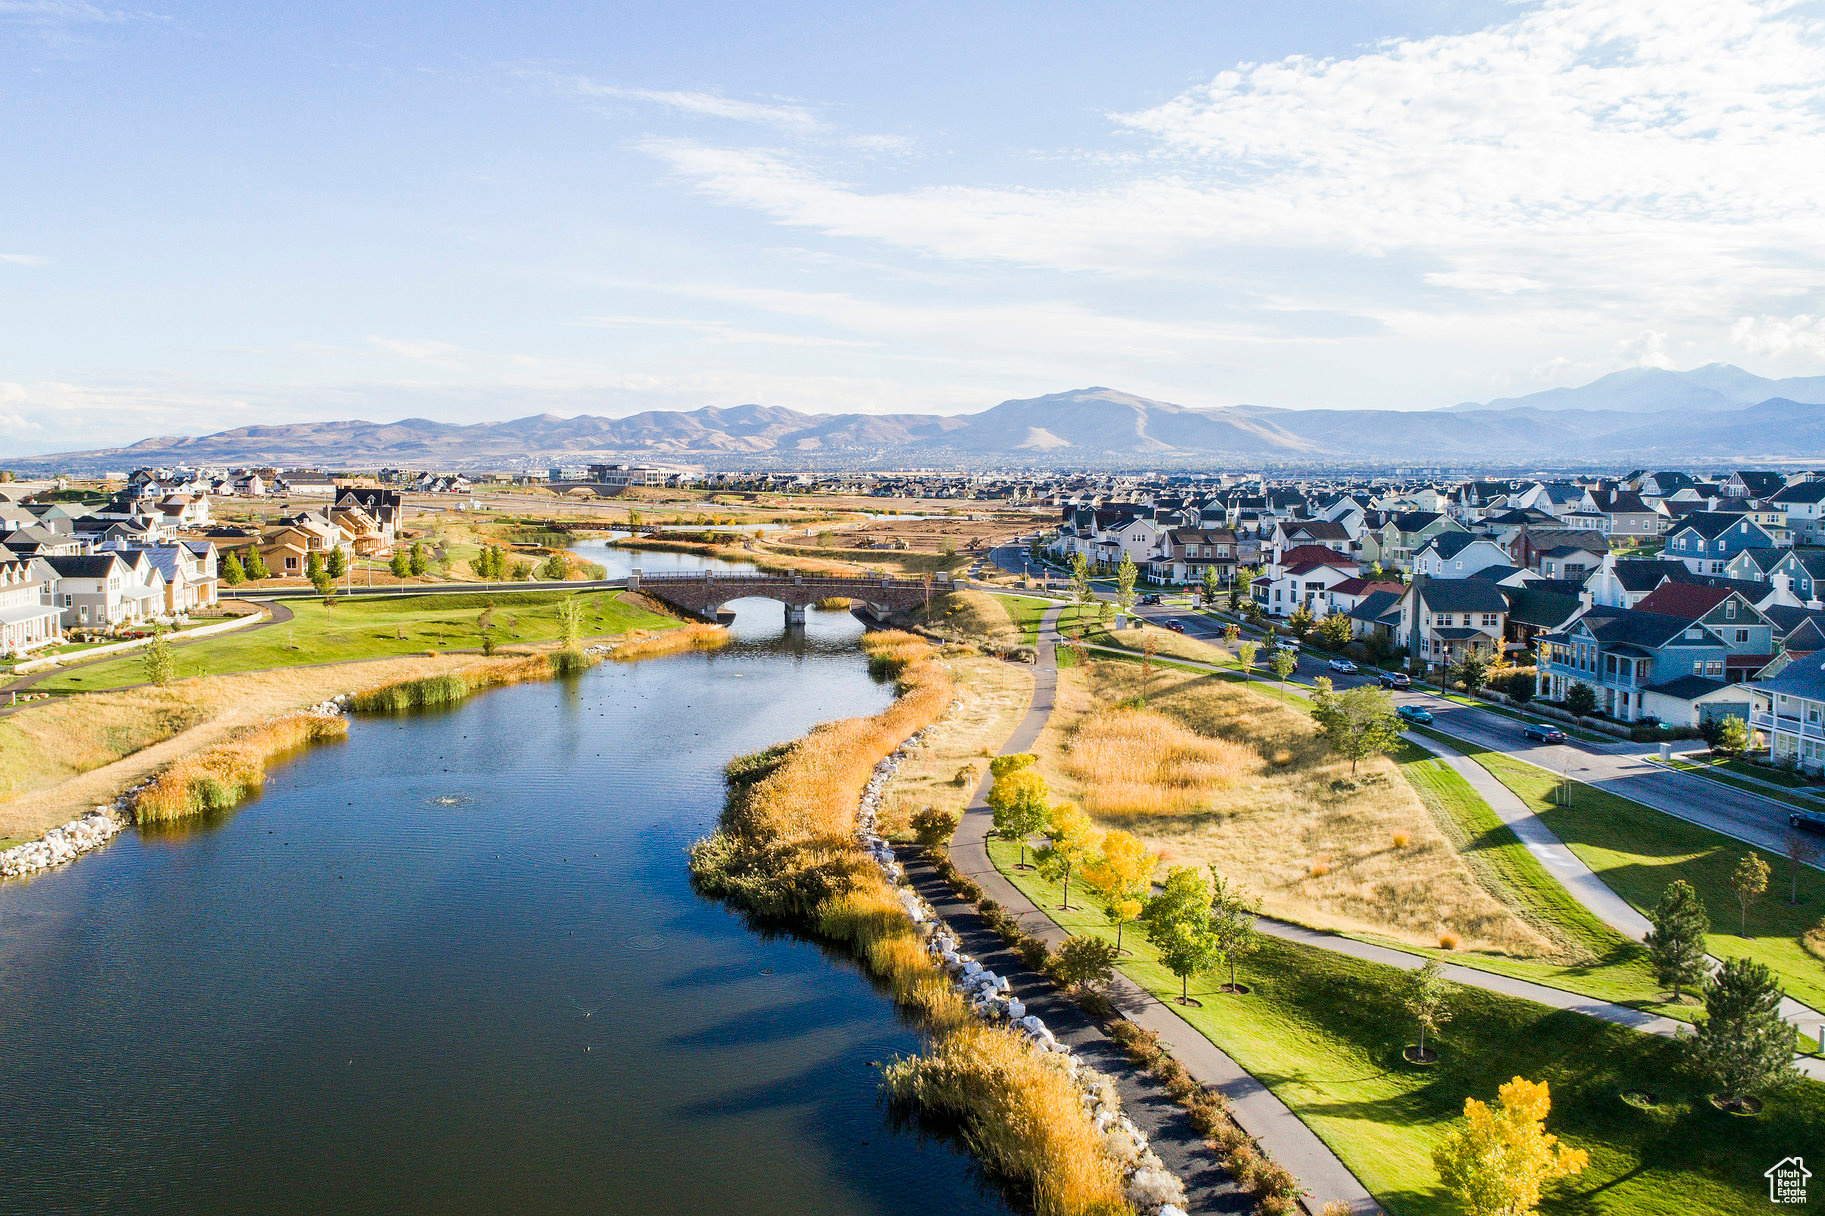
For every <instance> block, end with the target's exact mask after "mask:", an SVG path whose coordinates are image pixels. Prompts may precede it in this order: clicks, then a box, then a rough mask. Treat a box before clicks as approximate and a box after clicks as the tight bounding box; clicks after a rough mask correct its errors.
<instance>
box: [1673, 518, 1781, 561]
mask: <svg viewBox="0 0 1825 1216" xmlns="http://www.w3.org/2000/svg"><path fill="white" fill-rule="evenodd" d="M1774 547H1775V543H1774V537H1772V536H1770V535H1769V534H1768V532H1767V530H1766V529H1765V528H1763V527H1762V526H1761V525H1760V524H1758V523H1756V522H1755V521H1754V520H1752V519H1750V518H1749V517H1748V516H1747V515H1743V514H1740V513H1738V512H1734V511H1694V512H1692V514H1690V515H1687V516H1684V517H1683V518H1681V519H1680V521H1679V522H1678V523H1676V524H1674V525H1673V526H1672V527H1671V528H1670V529H1668V531H1667V540H1666V548H1665V550H1664V555H1665V556H1667V557H1670V558H1673V559H1675V560H1677V561H1682V562H1684V563H1685V564H1686V569H1688V570H1690V571H1691V572H1692V573H1693V574H1724V573H1726V567H1728V566H1729V564H1730V559H1731V558H1733V557H1735V556H1736V555H1737V554H1739V553H1741V552H1742V551H1743V550H1744V549H1772V548H1774Z"/></svg>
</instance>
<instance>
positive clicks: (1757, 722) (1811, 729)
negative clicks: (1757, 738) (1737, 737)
mask: <svg viewBox="0 0 1825 1216" xmlns="http://www.w3.org/2000/svg"><path fill="white" fill-rule="evenodd" d="M1749 726H1750V728H1751V729H1753V730H1759V731H1766V732H1768V733H1769V734H1781V735H1797V736H1799V737H1800V738H1802V739H1825V722H1808V721H1806V720H1805V719H1804V718H1796V717H1792V716H1789V715H1787V714H1773V713H1769V712H1768V711H1767V710H1756V711H1754V712H1753V713H1751V714H1750V715H1749Z"/></svg>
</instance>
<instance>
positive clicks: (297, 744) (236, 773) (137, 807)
mask: <svg viewBox="0 0 1825 1216" xmlns="http://www.w3.org/2000/svg"><path fill="white" fill-rule="evenodd" d="M348 733H349V724H348V719H347V718H342V717H335V718H327V717H323V716H321V715H318V714H288V715H286V716H285V717H283V718H275V719H274V720H273V721H271V722H267V723H265V724H263V725H261V726H256V727H254V728H253V729H252V730H249V731H246V732H244V733H243V734H240V735H238V736H236V737H235V738H234V739H232V740H230V741H229V742H227V743H221V744H217V745H216V746H215V747H212V748H210V749H208V750H207V751H203V752H198V753H196V754H194V755H190V756H186V757H184V758H183V759H182V760H179V761H178V762H177V763H176V764H173V765H172V766H171V767H170V768H168V769H166V770H165V771H164V772H162V773H160V774H159V777H158V780H156V781H154V782H153V783H152V784H151V785H149V786H147V787H146V788H145V789H143V790H141V791H140V793H139V797H138V798H136V799H135V800H134V802H133V818H134V820H135V821H136V822H139V823H159V822H166V821H169V820H173V819H185V818H188V817H189V816H192V815H200V814H203V813H204V812H206V811H220V810H226V809H227V808H229V807H231V806H233V805H235V804H236V803H237V802H240V801H241V800H242V799H244V798H247V797H249V796H250V795H253V794H257V793H259V792H260V787H261V786H262V785H264V784H265V782H266V766H267V765H268V764H269V763H271V762H272V761H273V760H276V759H277V758H279V757H280V756H283V755H285V754H286V753H288V752H294V751H297V750H299V749H300V748H303V747H308V746H309V745H310V744H312V743H316V742H319V741H321V740H324V739H341V738H346V737H347V735H348Z"/></svg>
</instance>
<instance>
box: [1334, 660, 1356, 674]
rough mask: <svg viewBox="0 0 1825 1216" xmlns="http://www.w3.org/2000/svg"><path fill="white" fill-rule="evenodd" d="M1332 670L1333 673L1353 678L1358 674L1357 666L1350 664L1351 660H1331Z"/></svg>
mask: <svg viewBox="0 0 1825 1216" xmlns="http://www.w3.org/2000/svg"><path fill="white" fill-rule="evenodd" d="M1331 670H1332V671H1341V672H1343V673H1344V674H1345V675H1352V676H1353V675H1355V674H1356V664H1354V663H1352V662H1350V660H1348V659H1332V660H1331Z"/></svg>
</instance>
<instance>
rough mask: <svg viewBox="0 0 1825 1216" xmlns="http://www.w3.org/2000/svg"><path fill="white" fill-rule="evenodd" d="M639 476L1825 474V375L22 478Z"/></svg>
mask: <svg viewBox="0 0 1825 1216" xmlns="http://www.w3.org/2000/svg"><path fill="white" fill-rule="evenodd" d="M613 459H622V460H636V461H649V462H654V461H657V462H671V463H688V464H699V465H706V466H712V467H739V466H742V465H753V464H760V463H766V464H769V465H775V466H778V465H785V466H787V467H793V466H797V467H808V466H815V467H819V468H867V467H876V468H881V467H899V468H905V467H926V468H930V467H953V468H955V467H976V468H981V467H993V466H1022V467H1040V466H1049V467H1088V466H1101V467H1154V468H1167V467H1188V468H1189V467H1209V466H1214V465H1220V464H1234V463H1242V464H1247V465H1258V466H1259V465H1275V466H1308V467H1325V466H1329V467H1337V466H1344V467H1349V466H1358V465H1360V466H1373V465H1386V464H1412V465H1439V464H1451V465H1473V466H1489V467H1579V466H1583V467H1594V466H1605V465H1616V464H1628V465H1643V464H1693V463H1701V464H1707V465H1712V464H1737V463H1746V462H1747V463H1754V462H1787V463H1791V462H1794V461H1820V462H1825V376H1816V377H1810V378H1794V379H1788V380H1769V379H1766V378H1763V377H1760V376H1755V375H1752V374H1751V373H1749V372H1746V371H1743V370H1742V369H1741V368H1737V367H1732V366H1730V365H1728V364H1720V363H1713V364H1707V365H1706V366H1704V367H1700V368H1696V369H1694V370H1692V371H1689V372H1673V371H1662V370H1660V369H1652V368H1643V369H1636V370H1631V371H1624V372H1617V373H1614V374H1613V375H1609V376H1605V377H1603V378H1602V379H1600V380H1597V381H1594V382H1593V383H1591V384H1587V385H1584V386H1582V387H1580V388H1563V389H1550V390H1547V391H1545V392H1541V393H1534V394H1531V395H1529V396H1525V397H1514V398H1505V399H1502V400H1498V401H1490V402H1484V403H1465V404H1463V405H1458V406H1452V407H1450V408H1447V409H1442V410H1423V411H1422V410H1415V411H1400V410H1339V409H1324V410H1288V409H1273V408H1268V407H1265V406H1253V405H1238V406H1225V407H1220V408H1212V409H1194V408H1191V407H1187V406H1182V405H1174V404H1172V403H1170V402H1166V401H1153V400H1149V399H1147V398H1145V397H1137V396H1135V395H1133V394H1131V393H1125V392H1120V391H1118V390H1116V389H1111V388H1101V387H1097V388H1085V389H1076V390H1073V391H1070V392H1063V393H1053V394H1050V395H1048V396H1044V397H1031V398H1024V399H1019V400H1013V401H1003V402H1002V403H1001V404H999V405H996V406H993V407H991V408H989V409H986V410H983V411H981V412H980V413H975V414H951V415H947V414H804V413H799V412H798V411H796V410H790V409H783V408H779V407H776V406H764V405H739V406H732V407H726V408H724V407H705V408H702V409H696V410H689V411H669V410H654V411H648V412H645V413H640V414H632V415H629V416H627V417H623V418H607V417H598V416H592V415H579V416H577V417H575V418H560V417H557V416H555V415H552V414H539V415H534V416H532V417H527V418H519V419H515V420H513V421H510V422H485V423H474V424H468V425H463V424H456V423H447V422H436V421H433V420H431V419H426V418H406V419H402V420H400V421H398V422H391V423H373V422H358V421H350V422H308V423H294V424H289V425H281V426H251V427H239V428H236V429H234V430H228V431H220V432H217V433H215V434H212V435H199V436H173V435H166V436H158V437H155V438H150V439H144V440H141V441H140V442H138V443H135V444H132V445H130V446H127V447H121V448H103V449H96V450H92V451H84V452H64V453H57V454H52V455H47V456H35V457H32V458H30V459H28V460H23V461H18V462H15V463H17V464H18V466H19V467H21V468H24V469H62V470H69V471H92V470H97V469H101V468H114V469H118V468H123V467H130V466H138V465H171V464H187V465H245V464H259V465H279V466H282V467H322V468H375V467H382V466H395V467H404V468H415V469H422V468H431V469H463V468H498V467H512V466H532V467H537V466H538V465H540V464H542V463H545V462H558V463H563V464H576V463H581V462H584V461H587V460H613Z"/></svg>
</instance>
